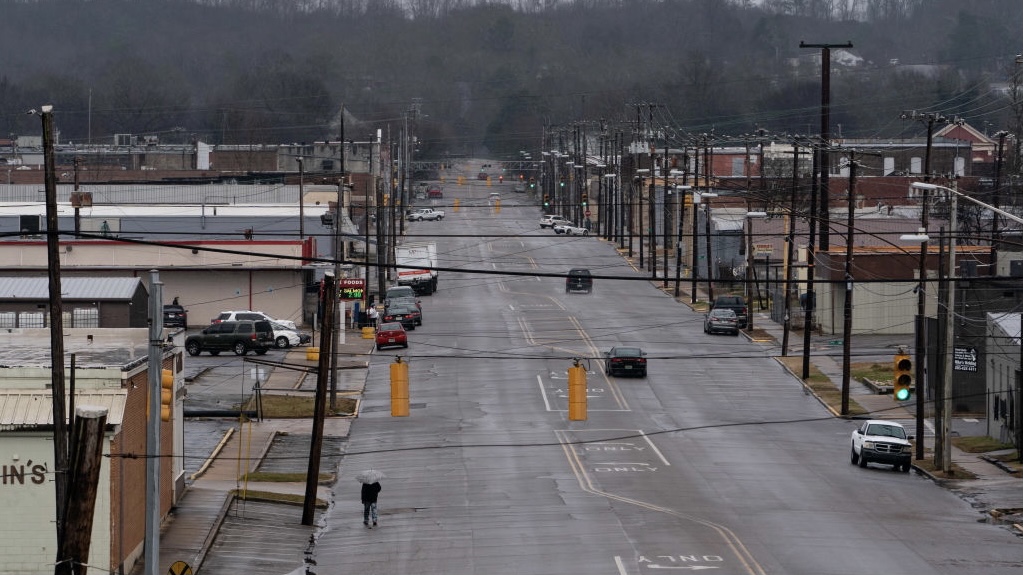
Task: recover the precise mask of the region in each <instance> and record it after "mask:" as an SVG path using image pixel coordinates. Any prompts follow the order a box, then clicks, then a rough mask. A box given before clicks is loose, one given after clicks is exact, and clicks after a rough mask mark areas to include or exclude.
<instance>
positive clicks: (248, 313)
mask: <svg viewBox="0 0 1023 575" xmlns="http://www.w3.org/2000/svg"><path fill="white" fill-rule="evenodd" d="M240 320H250V321H256V320H263V321H273V322H277V323H279V324H281V325H283V326H284V327H286V328H288V329H291V330H294V329H297V326H296V325H295V322H293V321H291V320H290V319H275V318H272V317H270V316H268V315H266V314H265V313H263V312H261V311H252V310H248V309H246V310H240V311H222V312H220V315H218V316H217V317H215V318H213V320H212V321H210V323H212V324H215V323H220V322H222V321H240Z"/></svg>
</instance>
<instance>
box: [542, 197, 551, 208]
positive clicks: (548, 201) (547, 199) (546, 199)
mask: <svg viewBox="0 0 1023 575" xmlns="http://www.w3.org/2000/svg"><path fill="white" fill-rule="evenodd" d="M543 207H544V208H545V209H546V208H549V207H551V196H550V194H544V195H543Z"/></svg>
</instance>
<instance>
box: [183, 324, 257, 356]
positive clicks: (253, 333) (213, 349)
mask: <svg viewBox="0 0 1023 575" xmlns="http://www.w3.org/2000/svg"><path fill="white" fill-rule="evenodd" d="M273 346H274V336H273V329H272V328H271V326H270V322H268V321H265V320H240V321H222V322H220V323H215V324H213V325H211V326H209V327H207V328H205V329H204V330H202V331H201V332H200V333H198V334H194V335H190V336H188V337H187V338H185V351H187V352H188V355H199V354H200V353H202V352H204V351H208V352H210V355H219V354H220V352H222V351H228V350H230V351H233V352H234V354H235V355H245V354H246V353H248V352H250V351H254V352H256V355H264V354H265V353H266V352H267V350H268V349H270V348H271V347H273Z"/></svg>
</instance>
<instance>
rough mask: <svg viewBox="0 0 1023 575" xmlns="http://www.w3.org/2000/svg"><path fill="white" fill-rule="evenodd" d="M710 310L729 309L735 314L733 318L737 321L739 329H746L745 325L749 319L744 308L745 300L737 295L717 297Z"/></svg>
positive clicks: (747, 312)
mask: <svg viewBox="0 0 1023 575" xmlns="http://www.w3.org/2000/svg"><path fill="white" fill-rule="evenodd" d="M710 309H712V310H715V309H730V310H732V311H734V312H735V317H736V318H738V320H739V322H738V323H739V325H738V327H739V329H746V325H747V322H748V319H749V310H748V308H747V307H746V299H745V298H743V297H742V296H738V295H723V296H718V297H717V299H715V300H714V305H712V306H711V307H710Z"/></svg>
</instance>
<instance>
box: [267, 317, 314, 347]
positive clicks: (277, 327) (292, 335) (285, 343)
mask: <svg viewBox="0 0 1023 575" xmlns="http://www.w3.org/2000/svg"><path fill="white" fill-rule="evenodd" d="M270 328H271V329H273V332H274V336H273V337H274V345H276V346H277V348H278V349H286V348H289V347H294V346H296V345H305V344H307V343H309V342H311V341H312V340H313V336H312V334H310V333H308V332H304V331H295V330H293V329H288V327H287V326H285V325H283V324H280V323H277V322H275V321H272V322H270Z"/></svg>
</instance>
